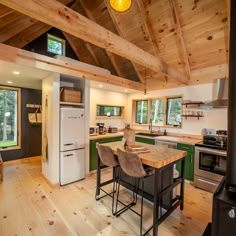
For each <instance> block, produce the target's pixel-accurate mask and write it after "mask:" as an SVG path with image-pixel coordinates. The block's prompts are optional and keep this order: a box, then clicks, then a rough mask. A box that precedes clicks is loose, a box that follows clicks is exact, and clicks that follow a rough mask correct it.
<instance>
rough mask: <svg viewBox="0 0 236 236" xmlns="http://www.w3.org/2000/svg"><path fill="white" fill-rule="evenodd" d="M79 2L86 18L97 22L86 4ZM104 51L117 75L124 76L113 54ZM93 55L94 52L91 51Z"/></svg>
mask: <svg viewBox="0 0 236 236" xmlns="http://www.w3.org/2000/svg"><path fill="white" fill-rule="evenodd" d="M79 2H80V5H81V7H82V9H83V11H84V12H85V14H86V15H85V16H86V17H88V18H89V19H90V20H92V21H94V22H96V20H95V18H94V17H93V15H92V14H91V13H90V11H89V9H88V8H87V7H86V6H85V5H84V2H83V1H79ZM72 9H73V8H72ZM90 48H91V47H90ZM91 49H92V48H91ZM104 50H105V53H106V55H107V57H108V58H109V59H110V62H111V64H112V66H113V68H114V70H115V71H116V74H117V75H119V76H122V73H121V71H120V69H119V67H118V65H117V63H116V61H115V58H114V57H113V55H112V53H110V52H109V51H108V50H107V49H104ZM91 53H93V51H91Z"/></svg>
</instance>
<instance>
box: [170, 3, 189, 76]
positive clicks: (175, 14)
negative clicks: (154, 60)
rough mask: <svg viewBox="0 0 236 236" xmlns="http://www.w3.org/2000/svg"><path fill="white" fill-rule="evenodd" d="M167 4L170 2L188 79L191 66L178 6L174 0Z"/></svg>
mask: <svg viewBox="0 0 236 236" xmlns="http://www.w3.org/2000/svg"><path fill="white" fill-rule="evenodd" d="M169 4H170V8H171V11H172V15H173V19H174V23H175V26H176V32H177V36H178V38H179V43H180V46H181V51H182V57H183V60H184V67H185V71H186V75H187V77H188V79H189V80H190V79H191V66H190V61H189V56H188V55H189V52H188V49H187V47H186V42H185V39H184V35H183V31H182V27H181V21H180V14H179V10H178V6H177V4H176V2H175V1H174V0H169Z"/></svg>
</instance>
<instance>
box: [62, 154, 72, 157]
mask: <svg viewBox="0 0 236 236" xmlns="http://www.w3.org/2000/svg"><path fill="white" fill-rule="evenodd" d="M64 156H65V157H72V156H74V154H67V155H64Z"/></svg>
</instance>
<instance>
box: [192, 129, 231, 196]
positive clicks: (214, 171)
mask: <svg viewBox="0 0 236 236" xmlns="http://www.w3.org/2000/svg"><path fill="white" fill-rule="evenodd" d="M219 133H220V134H219ZM226 150H227V132H226V131H224V134H223V132H222V131H220V132H219V131H216V132H215V134H211V135H209V134H205V135H204V136H203V141H202V142H201V143H198V144H196V145H195V163H194V185H195V187H198V188H201V189H204V190H206V191H209V192H215V190H216V189H217V187H218V185H219V183H220V182H221V180H222V178H223V177H224V176H225V172H226V156H227V152H226Z"/></svg>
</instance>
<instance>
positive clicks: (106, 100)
mask: <svg viewBox="0 0 236 236" xmlns="http://www.w3.org/2000/svg"><path fill="white" fill-rule="evenodd" d="M97 104H101V105H118V106H124V107H125V109H124V112H125V117H124V119H119V118H118V119H115V118H107V119H100V118H99V119H97V118H96V105H97ZM127 105H128V95H127V94H125V93H118V92H110V91H109V90H104V89H96V88H90V126H94V125H96V123H97V122H104V123H105V126H106V127H108V126H115V127H117V128H119V129H122V128H124V127H125V123H126V120H127Z"/></svg>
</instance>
